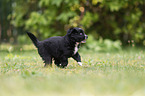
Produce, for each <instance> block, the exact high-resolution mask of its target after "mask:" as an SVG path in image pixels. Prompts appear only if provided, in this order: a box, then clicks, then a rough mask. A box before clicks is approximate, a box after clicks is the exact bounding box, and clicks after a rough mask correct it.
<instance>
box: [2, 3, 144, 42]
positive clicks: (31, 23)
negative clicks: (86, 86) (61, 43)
mask: <svg viewBox="0 0 145 96" xmlns="http://www.w3.org/2000/svg"><path fill="white" fill-rule="evenodd" d="M8 1H9V0H8ZM2 3H4V2H2ZM8 3H9V4H10V3H12V4H11V5H13V6H12V8H11V9H13V10H11V12H10V15H9V16H8V17H9V19H12V20H11V24H13V26H14V29H13V32H14V33H13V34H11V35H14V36H15V35H19V34H23V33H24V32H25V31H26V30H29V31H31V32H34V33H35V34H36V35H37V36H40V35H41V36H40V37H42V38H47V37H50V36H56V35H64V34H65V33H66V30H67V29H68V28H69V27H71V26H74V27H77V26H78V27H80V25H82V27H83V28H84V29H85V31H86V32H87V34H91V35H93V36H94V38H95V39H99V38H100V37H102V38H103V39H110V40H113V41H114V40H120V41H121V42H122V44H123V45H125V44H127V41H128V40H134V41H135V42H136V44H140V45H144V43H143V42H145V41H144V36H145V35H144V34H145V24H144V22H145V18H144V16H145V9H144V7H145V1H144V0H132V1H131V0H115V1H114V0H109V1H108V0H14V1H12V2H8ZM11 13H12V14H11ZM16 33H17V34H16ZM3 34H5V35H7V34H6V32H3ZM16 37H18V36H15V38H14V39H16ZM8 38H9V37H8Z"/></svg>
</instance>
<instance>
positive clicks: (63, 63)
mask: <svg viewBox="0 0 145 96" xmlns="http://www.w3.org/2000/svg"><path fill="white" fill-rule="evenodd" d="M67 65H68V58H66V57H62V58H61V66H60V67H62V68H65V67H66V66H67Z"/></svg>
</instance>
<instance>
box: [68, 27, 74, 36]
mask: <svg viewBox="0 0 145 96" xmlns="http://www.w3.org/2000/svg"><path fill="white" fill-rule="evenodd" d="M74 30H75V29H74V28H70V29H68V30H67V35H68V36H70V35H71V33H72V32H73V31H74Z"/></svg>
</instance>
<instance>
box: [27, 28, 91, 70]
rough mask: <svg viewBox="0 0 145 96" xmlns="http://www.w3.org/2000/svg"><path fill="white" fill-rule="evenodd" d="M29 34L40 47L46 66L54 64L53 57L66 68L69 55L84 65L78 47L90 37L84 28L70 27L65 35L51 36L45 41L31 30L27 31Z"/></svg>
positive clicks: (59, 64) (57, 63)
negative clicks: (40, 39) (39, 38)
mask: <svg viewBox="0 0 145 96" xmlns="http://www.w3.org/2000/svg"><path fill="white" fill-rule="evenodd" d="M27 34H28V36H29V37H30V39H31V40H32V41H33V43H34V45H35V46H36V47H37V48H38V53H39V55H40V56H41V57H42V59H43V60H44V63H45V65H44V66H47V65H52V59H54V60H55V62H54V63H55V64H56V65H57V66H58V67H62V68H64V67H66V66H67V65H68V58H69V57H72V58H73V59H75V60H76V61H77V62H78V64H79V65H80V66H82V63H81V57H80V55H79V53H78V48H79V46H80V44H81V43H85V42H86V39H87V38H88V36H87V35H86V34H85V33H84V31H83V29H81V28H77V27H76V28H70V29H69V30H68V31H67V34H66V35H65V36H62V37H61V36H57V37H50V38H48V39H46V40H44V41H39V40H38V39H37V38H36V37H35V36H34V35H33V34H32V33H30V32H27Z"/></svg>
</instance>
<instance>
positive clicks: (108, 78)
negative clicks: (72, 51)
mask: <svg viewBox="0 0 145 96" xmlns="http://www.w3.org/2000/svg"><path fill="white" fill-rule="evenodd" d="M33 49H35V47H34V46H26V45H25V46H23V47H20V46H16V47H13V46H12V47H10V45H1V46H0V96H145V59H144V58H145V52H144V50H141V49H137V50H133V49H132V50H127V51H125V50H124V51H121V52H110V53H109V52H108V53H93V52H80V54H81V56H82V62H83V66H79V65H78V64H77V63H76V62H75V61H74V60H72V59H69V65H68V67H67V68H65V69H61V68H58V67H56V66H55V65H53V67H52V68H44V67H43V65H44V64H43V61H42V60H41V58H40V57H39V55H38V54H37V51H36V50H33Z"/></svg>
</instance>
